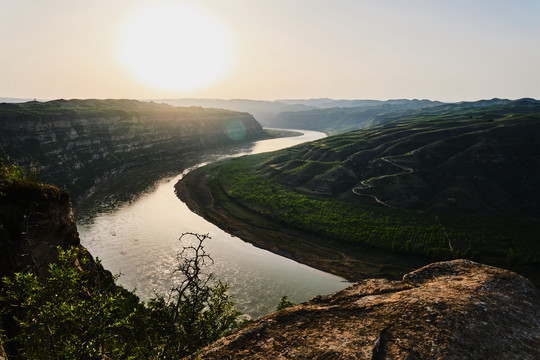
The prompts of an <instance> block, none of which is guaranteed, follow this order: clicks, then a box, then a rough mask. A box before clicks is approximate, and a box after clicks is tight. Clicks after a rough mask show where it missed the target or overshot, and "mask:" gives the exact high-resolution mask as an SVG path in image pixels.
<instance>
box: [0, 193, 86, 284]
mask: <svg viewBox="0 0 540 360" xmlns="http://www.w3.org/2000/svg"><path fill="white" fill-rule="evenodd" d="M0 191H1V193H0V278H1V277H3V276H10V275H12V274H13V273H15V272H27V271H30V272H34V271H37V273H38V274H39V275H40V277H41V278H43V277H44V276H45V275H46V272H47V267H48V265H49V263H51V262H52V261H54V260H55V259H56V257H57V255H58V253H57V250H56V248H57V247H58V246H61V247H63V248H66V249H67V248H70V247H72V246H80V240H79V234H78V232H77V226H76V225H75V220H74V219H73V212H72V209H71V200H70V198H69V196H68V195H67V194H66V193H65V192H62V191H59V190H58V189H57V188H55V187H52V186H48V185H40V184H31V183H22V184H21V183H17V184H14V185H12V186H8V187H0Z"/></svg>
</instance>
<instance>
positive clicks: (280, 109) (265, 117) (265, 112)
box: [155, 98, 442, 133]
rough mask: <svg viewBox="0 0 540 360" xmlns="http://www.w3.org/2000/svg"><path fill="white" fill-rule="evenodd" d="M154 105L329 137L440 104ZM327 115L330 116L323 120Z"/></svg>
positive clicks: (302, 101) (181, 102) (178, 102)
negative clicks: (246, 116) (222, 112)
mask: <svg viewBox="0 0 540 360" xmlns="http://www.w3.org/2000/svg"><path fill="white" fill-rule="evenodd" d="M155 101H157V102H162V103H166V104H170V105H175V106H201V107H206V108H220V109H229V110H235V111H245V112H248V113H250V114H253V116H254V117H255V118H256V119H257V120H258V121H259V122H260V123H261V124H262V125H263V126H266V127H283V128H288V129H309V130H318V131H327V132H330V133H335V132H341V131H344V130H351V129H359V128H362V127H364V126H367V125H370V124H367V123H366V124H364V122H366V121H367V120H369V119H371V118H373V117H374V116H375V115H379V114H383V113H387V112H391V111H399V110H404V109H416V108H419V107H425V106H434V105H439V104H442V103H441V102H438V101H430V100H407V99H397V100H339V99H337V100H336V99H328V98H321V99H283V100H275V101H267V100H248V99H230V100H224V99H158V100H155ZM351 108H354V110H352V109H351ZM330 109H332V110H330ZM328 113H329V114H330V115H329V116H325V114H328ZM351 114H352V115H351ZM359 117H360V118H359ZM321 118H322V119H321Z"/></svg>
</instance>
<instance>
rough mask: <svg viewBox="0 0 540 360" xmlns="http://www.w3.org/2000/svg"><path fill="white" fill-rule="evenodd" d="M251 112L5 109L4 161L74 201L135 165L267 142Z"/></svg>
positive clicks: (97, 105) (1, 122)
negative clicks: (260, 140)
mask: <svg viewBox="0 0 540 360" xmlns="http://www.w3.org/2000/svg"><path fill="white" fill-rule="evenodd" d="M263 134H264V132H263V130H262V127H261V125H260V124H259V123H258V122H257V121H256V120H255V119H254V118H253V116H251V115H250V114H248V113H240V112H234V111H229V110H218V109H203V108H196V107H190V108H179V107H174V106H170V105H166V104H156V103H151V102H140V101H135V100H55V101H49V102H43V103H42V102H37V101H31V102H27V103H24V104H6V103H4V104H0V157H9V158H10V160H11V161H13V162H15V163H17V164H18V165H20V166H22V167H23V168H25V169H27V170H30V169H35V170H37V171H38V172H39V173H40V175H41V178H42V180H43V181H45V182H47V183H50V184H53V185H56V186H59V187H60V188H65V189H67V190H68V191H69V192H70V194H71V195H72V196H74V198H75V200H77V197H78V196H80V195H81V194H84V193H85V192H86V191H88V190H89V189H90V188H91V187H92V186H93V185H94V184H96V183H98V182H100V181H103V180H104V179H108V178H110V177H112V176H114V175H115V174H117V173H119V172H122V171H124V170H125V169H127V168H130V167H133V166H135V165H145V164H150V163H152V162H157V161H159V162H163V161H165V160H172V161H175V162H177V163H181V162H182V161H183V160H184V157H185V156H187V154H188V153H189V152H192V151H198V150H201V149H206V148H211V147H217V146H222V145H227V144H232V143H235V142H239V141H243V140H250V139H251V140H253V139H256V138H260V137H261V136H262V135H263Z"/></svg>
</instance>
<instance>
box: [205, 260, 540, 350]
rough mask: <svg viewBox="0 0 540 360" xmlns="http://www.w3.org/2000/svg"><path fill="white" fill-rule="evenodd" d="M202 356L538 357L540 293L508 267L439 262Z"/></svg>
mask: <svg viewBox="0 0 540 360" xmlns="http://www.w3.org/2000/svg"><path fill="white" fill-rule="evenodd" d="M198 356H200V358H201V359H538V358H539V357H540V291H539V290H538V289H537V288H535V287H534V286H533V285H532V284H531V283H530V282H529V281H528V280H527V279H525V278H523V277H521V276H519V275H517V274H515V273H513V272H510V271H507V270H502V269H498V268H494V267H490V266H487V265H482V264H478V263H475V262H472V261H468V260H454V261H448V262H439V263H434V264H431V265H428V266H425V267H423V268H421V269H418V270H416V271H413V272H411V273H409V274H407V275H405V276H404V277H403V280H402V281H401V282H400V281H390V280H385V279H368V280H364V281H362V282H359V283H356V284H354V285H352V286H350V287H348V288H346V289H344V290H341V291H339V292H336V293H335V294H332V295H329V296H318V297H315V298H313V299H312V300H310V301H309V302H307V303H304V304H301V305H297V306H295V307H292V308H287V309H284V310H282V311H279V312H276V313H274V314H270V315H267V316H265V317H263V318H260V319H258V320H256V321H254V322H253V323H251V324H249V325H247V326H246V327H244V328H242V329H241V330H239V331H237V332H235V333H233V334H231V335H230V336H228V337H226V338H223V339H221V340H219V341H217V342H216V343H214V344H212V345H211V346H209V347H207V348H205V349H203V351H202V352H201V354H199V355H198Z"/></svg>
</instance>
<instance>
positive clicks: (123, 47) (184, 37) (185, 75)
mask: <svg viewBox="0 0 540 360" xmlns="http://www.w3.org/2000/svg"><path fill="white" fill-rule="evenodd" d="M117 52H118V60H119V62H120V64H121V66H122V67H123V68H124V69H125V70H126V71H127V72H128V73H129V74H130V75H131V76H133V77H134V78H135V79H136V80H138V81H140V82H142V83H143V84H145V85H149V86H152V87H154V88H156V89H158V90H165V91H189V90H194V89H198V88H201V87H204V86H207V85H210V84H213V83H214V82H216V81H218V80H219V79H220V78H222V77H223V76H224V75H225V73H226V71H227V70H228V68H229V67H230V65H231V64H230V63H231V44H230V40H229V38H228V36H227V31H226V29H225V28H223V26H221V25H220V24H219V23H218V22H217V20H215V19H213V18H212V17H211V16H210V15H209V14H207V13H204V12H203V11H202V10H201V9H198V8H195V7H188V6H185V5H180V4H174V3H158V4H154V3H149V4H146V5H145V6H142V7H139V8H137V9H135V10H134V11H133V12H132V13H130V14H129V15H128V16H127V17H126V20H125V22H124V23H123V24H122V26H121V29H120V31H119V35H118V40H117Z"/></svg>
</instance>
